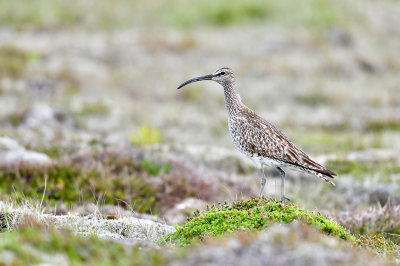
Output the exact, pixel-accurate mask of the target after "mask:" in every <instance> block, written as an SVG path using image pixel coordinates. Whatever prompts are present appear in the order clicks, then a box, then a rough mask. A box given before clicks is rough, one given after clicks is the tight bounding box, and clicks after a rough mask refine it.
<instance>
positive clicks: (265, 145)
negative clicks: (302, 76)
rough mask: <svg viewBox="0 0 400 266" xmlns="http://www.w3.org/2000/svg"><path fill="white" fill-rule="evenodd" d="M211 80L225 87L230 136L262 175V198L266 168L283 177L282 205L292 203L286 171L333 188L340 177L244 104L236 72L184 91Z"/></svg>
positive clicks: (223, 71) (216, 75)
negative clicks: (236, 79)
mask: <svg viewBox="0 0 400 266" xmlns="http://www.w3.org/2000/svg"><path fill="white" fill-rule="evenodd" d="M203 80H211V81H215V82H217V83H219V84H220V85H222V87H223V89H224V98H225V107H226V110H227V112H228V125H229V133H230V137H231V139H232V142H233V144H234V146H235V147H236V148H237V149H238V150H239V151H240V152H241V153H242V154H243V155H245V156H246V157H247V158H249V159H250V160H251V161H252V162H253V163H254V165H255V166H256V168H257V169H259V171H260V175H261V187H260V193H259V196H260V197H261V196H262V195H263V192H264V189H265V184H266V180H267V179H266V177H265V173H264V167H276V169H278V171H279V174H280V177H281V201H282V203H283V204H285V200H289V201H290V199H289V198H286V196H285V172H284V171H283V170H282V167H286V168H289V169H291V170H295V171H300V172H305V173H309V174H313V175H316V176H317V177H319V178H321V179H322V180H324V181H326V182H327V183H329V184H330V185H332V186H335V184H334V183H333V182H332V181H331V180H330V179H333V178H334V176H337V174H336V173H334V172H332V171H331V170H329V169H328V168H326V167H325V166H323V165H321V164H318V163H317V162H315V161H313V160H312V159H311V158H310V157H309V156H308V155H307V154H306V153H305V152H304V151H302V150H301V149H299V148H297V147H296V146H295V145H294V144H293V143H292V142H291V141H290V139H289V138H288V137H287V136H286V135H285V134H284V133H283V132H282V131H281V130H280V129H279V128H278V127H276V126H275V125H273V124H271V123H270V122H268V121H266V120H265V119H263V118H261V117H260V116H259V115H257V114H256V113H255V112H254V111H253V110H251V109H250V108H248V107H247V106H245V105H244V104H243V103H242V100H241V97H240V95H239V94H238V93H236V83H235V75H234V74H233V71H232V69H230V68H228V67H222V68H219V69H217V70H215V71H214V72H213V73H212V74H209V75H205V76H200V77H197V78H192V79H189V80H187V81H185V82H184V83H182V84H181V85H180V86H179V87H178V90H179V89H181V88H182V87H184V86H186V85H188V84H190V83H193V82H198V81H203Z"/></svg>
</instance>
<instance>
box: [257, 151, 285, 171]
mask: <svg viewBox="0 0 400 266" xmlns="http://www.w3.org/2000/svg"><path fill="white" fill-rule="evenodd" d="M250 159H251V160H252V161H253V163H254V164H255V166H256V167H257V168H258V169H262V167H263V166H267V167H281V166H286V164H285V163H282V162H280V161H277V160H274V159H270V158H268V157H261V156H258V155H256V154H253V157H250Z"/></svg>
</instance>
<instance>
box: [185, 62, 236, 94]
mask: <svg viewBox="0 0 400 266" xmlns="http://www.w3.org/2000/svg"><path fill="white" fill-rule="evenodd" d="M202 80H213V81H215V82H218V83H219V84H221V85H222V86H224V85H226V84H230V83H233V82H234V81H235V76H234V75H233V71H232V69H230V68H228V67H221V68H218V69H217V70H215V71H214V72H213V73H212V74H210V75H205V76H201V77H197V78H193V79H189V80H188V81H186V82H184V83H182V84H181V85H180V86H179V87H178V90H179V89H180V88H182V87H184V86H186V85H188V84H190V83H193V82H197V81H202Z"/></svg>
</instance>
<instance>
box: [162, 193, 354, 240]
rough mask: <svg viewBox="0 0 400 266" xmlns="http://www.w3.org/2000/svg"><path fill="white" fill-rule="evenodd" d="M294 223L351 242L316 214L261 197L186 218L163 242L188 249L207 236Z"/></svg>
mask: <svg viewBox="0 0 400 266" xmlns="http://www.w3.org/2000/svg"><path fill="white" fill-rule="evenodd" d="M293 220H301V221H303V222H304V223H306V224H308V225H313V226H315V227H317V228H319V229H321V230H322V231H324V232H325V233H326V234H328V235H333V236H337V237H340V238H342V239H346V240H349V239H352V236H351V235H350V233H348V232H346V229H345V228H344V227H342V226H340V225H339V224H337V223H335V222H334V221H331V220H329V219H327V218H325V217H323V216H322V215H320V214H319V213H318V214H317V213H314V212H310V211H303V210H300V209H299V208H298V207H297V206H295V205H294V204H288V205H283V204H282V203H281V202H279V201H275V200H274V199H266V198H264V197H263V198H259V199H256V198H252V199H251V200H242V201H237V202H232V203H227V202H225V203H224V204H222V205H220V204H219V205H218V206H215V205H214V206H213V207H211V208H209V209H208V210H206V211H204V212H202V213H198V214H197V215H196V217H194V218H188V221H189V222H188V223H187V224H185V225H184V226H182V227H179V226H176V229H177V231H176V232H175V233H172V234H169V235H168V236H167V237H165V241H166V242H173V243H176V244H178V245H188V244H190V243H191V242H192V241H201V240H203V239H204V238H207V237H209V236H218V235H222V234H225V233H227V232H234V231H238V230H241V231H249V232H251V231H254V230H262V229H264V228H266V227H267V226H268V225H269V224H271V223H273V222H280V223H290V222H292V221H293Z"/></svg>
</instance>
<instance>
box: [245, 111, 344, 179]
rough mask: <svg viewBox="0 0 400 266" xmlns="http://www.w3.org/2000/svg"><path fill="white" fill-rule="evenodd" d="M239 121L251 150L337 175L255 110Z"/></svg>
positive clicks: (329, 174)
mask: <svg viewBox="0 0 400 266" xmlns="http://www.w3.org/2000/svg"><path fill="white" fill-rule="evenodd" d="M248 110H250V109H248ZM250 111H251V110H250ZM238 122H239V125H240V133H239V134H241V135H242V138H243V139H246V141H244V143H243V144H244V145H245V148H246V149H247V150H248V151H249V152H252V153H258V154H260V155H262V156H266V157H269V158H275V159H278V160H280V161H283V162H286V163H290V164H294V165H297V166H300V167H304V168H308V169H312V170H315V171H317V172H319V173H322V174H325V175H328V176H332V175H336V174H335V173H334V172H332V171H330V170H329V169H327V168H326V167H324V166H322V165H320V164H318V163H316V162H314V161H313V160H312V159H311V158H310V157H309V156H308V155H307V154H306V153H305V152H303V151H302V150H301V149H299V148H297V147H296V146H295V145H294V144H293V143H292V142H291V141H290V140H289V138H288V137H286V135H285V134H284V133H283V132H282V131H281V130H280V129H279V128H277V127H276V126H274V125H273V124H271V123H269V122H268V121H266V120H264V119H262V118H261V117H259V116H258V115H257V114H256V113H254V112H253V111H251V113H247V114H246V115H245V116H241V117H239V118H238Z"/></svg>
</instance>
